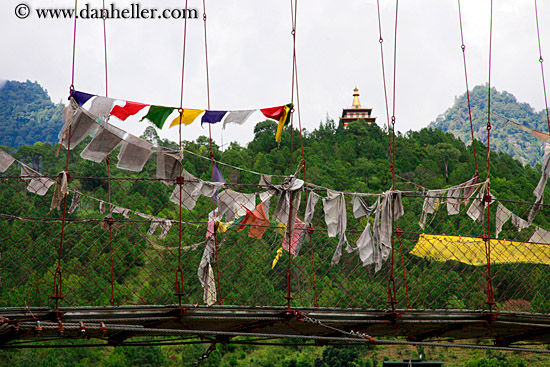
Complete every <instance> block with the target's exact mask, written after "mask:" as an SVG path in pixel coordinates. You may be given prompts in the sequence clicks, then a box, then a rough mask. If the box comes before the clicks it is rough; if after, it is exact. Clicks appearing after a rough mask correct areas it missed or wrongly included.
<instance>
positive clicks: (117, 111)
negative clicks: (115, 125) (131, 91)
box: [111, 101, 149, 121]
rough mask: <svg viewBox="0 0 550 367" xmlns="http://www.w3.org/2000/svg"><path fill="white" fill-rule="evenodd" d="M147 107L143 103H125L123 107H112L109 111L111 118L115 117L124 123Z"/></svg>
mask: <svg viewBox="0 0 550 367" xmlns="http://www.w3.org/2000/svg"><path fill="white" fill-rule="evenodd" d="M147 106H149V105H148V104H144V103H138V102H130V101H126V104H125V105H124V106H118V105H116V106H114V107H113V109H112V110H111V116H115V117H117V118H119V119H120V120H122V121H125V120H126V119H127V118H128V117H130V116H132V115H135V114H136V113H138V112H139V111H141V110H142V109H144V108H145V107H147Z"/></svg>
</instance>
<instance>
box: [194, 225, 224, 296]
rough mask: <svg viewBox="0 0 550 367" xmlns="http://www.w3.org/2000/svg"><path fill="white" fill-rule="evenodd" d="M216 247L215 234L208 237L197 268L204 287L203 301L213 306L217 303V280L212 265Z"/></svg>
mask: <svg viewBox="0 0 550 367" xmlns="http://www.w3.org/2000/svg"><path fill="white" fill-rule="evenodd" d="M222 242H223V241H222ZM219 245H221V243H220V244H219ZM215 249H216V242H215V241H214V236H210V237H208V238H207V239H206V246H205V247H204V251H203V253H202V257H201V261H200V264H199V268H198V270H197V276H198V278H199V281H200V283H201V285H202V287H203V289H204V293H203V302H204V303H205V304H207V305H208V306H212V305H213V304H214V303H216V282H215V279H214V271H213V270H212V265H211V264H212V261H213V260H214V254H215Z"/></svg>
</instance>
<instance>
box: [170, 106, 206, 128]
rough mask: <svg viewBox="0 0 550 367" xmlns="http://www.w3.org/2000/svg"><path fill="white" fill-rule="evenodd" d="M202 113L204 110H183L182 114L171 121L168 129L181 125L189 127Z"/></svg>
mask: <svg viewBox="0 0 550 367" xmlns="http://www.w3.org/2000/svg"><path fill="white" fill-rule="evenodd" d="M203 112H204V110H195V109H190V108H186V109H184V110H183V112H182V113H181V114H180V115H179V116H177V117H176V118H175V119H174V120H172V123H171V124H170V127H173V126H178V125H181V124H184V125H191V124H192V123H193V121H195V119H196V118H197V117H199V115H200V114H201V113H203Z"/></svg>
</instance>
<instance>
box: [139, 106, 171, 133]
mask: <svg viewBox="0 0 550 367" xmlns="http://www.w3.org/2000/svg"><path fill="white" fill-rule="evenodd" d="M175 110H176V108H174V107H164V106H155V105H151V107H149V111H148V112H147V115H145V116H143V117H142V118H141V120H139V121H143V120H145V119H147V120H149V121H151V123H153V125H155V126H156V127H158V128H159V129H162V128H163V127H164V123H165V122H166V119H168V117H169V116H170V115H171V114H172V112H174V111H175Z"/></svg>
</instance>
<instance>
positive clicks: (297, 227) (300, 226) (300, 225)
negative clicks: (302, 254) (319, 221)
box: [283, 217, 306, 256]
mask: <svg viewBox="0 0 550 367" xmlns="http://www.w3.org/2000/svg"><path fill="white" fill-rule="evenodd" d="M293 227H294V229H293V231H292V239H291V240H290V248H289V246H288V241H287V240H288V238H287V237H285V239H284V240H283V249H285V250H286V251H287V252H290V253H291V254H292V255H295V256H296V255H297V254H298V252H297V249H296V247H297V246H298V243H299V242H300V237H302V233H303V232H304V230H305V228H306V224H305V223H304V222H302V221H301V220H300V218H298V217H296V220H295V221H294V226H293Z"/></svg>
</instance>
